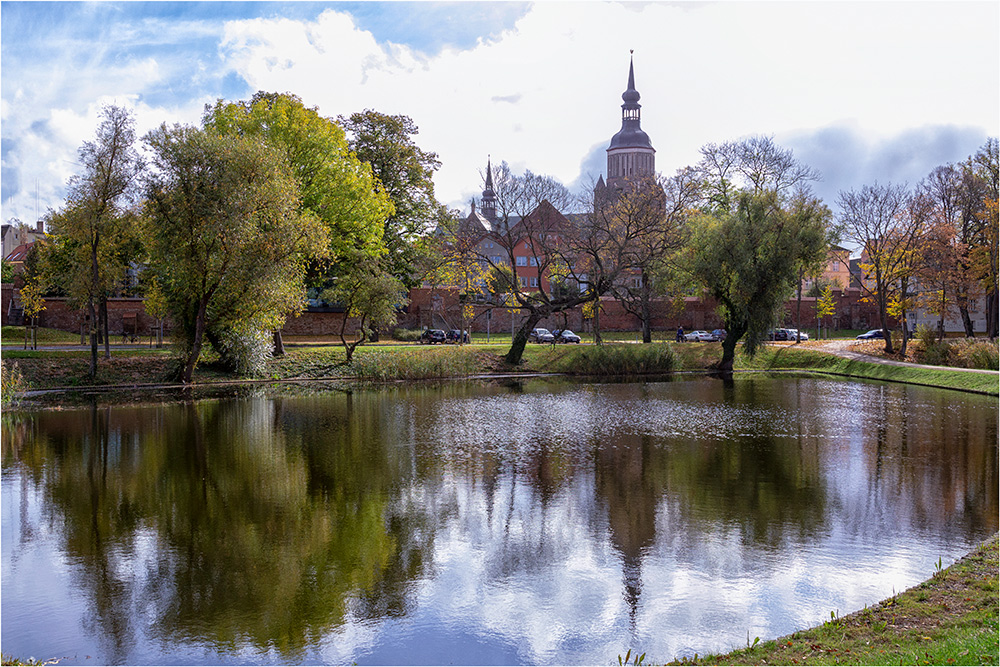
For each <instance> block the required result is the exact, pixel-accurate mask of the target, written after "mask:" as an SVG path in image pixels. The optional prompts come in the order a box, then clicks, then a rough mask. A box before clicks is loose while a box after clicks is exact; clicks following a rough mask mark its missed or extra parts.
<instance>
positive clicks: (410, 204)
mask: <svg viewBox="0 0 1000 667" xmlns="http://www.w3.org/2000/svg"><path fill="white" fill-rule="evenodd" d="M339 121H340V123H341V125H343V127H344V128H345V129H346V130H347V132H348V133H349V135H350V139H349V142H350V143H349V145H350V149H351V151H353V153H354V154H355V155H356V156H357V158H358V159H359V160H361V161H362V162H364V163H366V164H369V165H371V169H372V172H373V173H374V175H375V177H376V178H377V179H378V182H379V184H380V185H381V189H380V192H384V193H385V194H387V195H388V196H389V199H391V200H392V206H393V211H392V214H391V215H389V216H388V217H387V218H386V220H385V226H384V230H383V236H382V240H383V242H384V243H385V247H386V251H387V256H386V260H385V261H386V264H385V267H386V270H387V271H388V272H389V273H390V274H392V275H393V276H395V277H396V278H398V279H400V280H402V281H403V282H404V283H406V285H407V287H413V286H416V284H418V283H417V281H416V280H415V279H414V275H415V273H416V271H415V270H414V269H415V266H416V264H417V263H418V259H419V257H420V256H421V255H422V254H423V253H424V252H426V251H427V250H428V248H426V247H424V243H423V239H424V238H425V234H426V233H427V232H428V231H430V230H431V229H433V228H434V227H435V226H436V225H437V223H438V222H439V221H440V220H441V219H443V218H444V217H445V216H446V211H445V208H444V207H443V206H442V205H441V204H440V203H439V202H438V201H437V199H436V198H435V196H434V181H433V177H434V172H435V171H436V170H437V169H438V168H439V167H440V166H441V162H440V161H439V160H438V159H437V154H436V153H432V152H429V151H425V150H423V149H421V148H420V147H419V146H417V145H416V143H414V141H413V137H414V136H415V135H416V134H417V133H418V129H417V126H416V125H415V124H414V122H413V120H412V119H411V118H409V117H408V116H403V115H397V116H390V115H386V114H383V113H379V112H377V111H374V110H372V109H366V110H365V111H363V112H359V113H355V114H351V116H350V117H349V118H344V117H341V118H339Z"/></svg>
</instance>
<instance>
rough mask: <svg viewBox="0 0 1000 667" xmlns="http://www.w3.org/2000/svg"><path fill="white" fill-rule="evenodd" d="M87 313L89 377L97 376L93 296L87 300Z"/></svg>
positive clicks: (95, 319)
mask: <svg viewBox="0 0 1000 667" xmlns="http://www.w3.org/2000/svg"><path fill="white" fill-rule="evenodd" d="M87 314H88V315H90V379H91V380H93V379H94V378H95V377H96V376H97V309H96V308H95V307H94V298H93V297H90V298H89V299H88V300H87Z"/></svg>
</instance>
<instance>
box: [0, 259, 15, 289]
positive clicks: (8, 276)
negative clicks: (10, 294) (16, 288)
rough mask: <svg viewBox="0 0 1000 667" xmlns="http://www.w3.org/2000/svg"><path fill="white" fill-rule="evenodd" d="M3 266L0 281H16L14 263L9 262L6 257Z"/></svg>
mask: <svg viewBox="0 0 1000 667" xmlns="http://www.w3.org/2000/svg"><path fill="white" fill-rule="evenodd" d="M2 266H3V278H0V282H4V283H12V282H14V265H13V264H11V263H10V262H8V261H7V260H6V259H4V260H2Z"/></svg>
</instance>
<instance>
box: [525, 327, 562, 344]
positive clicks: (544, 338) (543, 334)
mask: <svg viewBox="0 0 1000 667" xmlns="http://www.w3.org/2000/svg"><path fill="white" fill-rule="evenodd" d="M555 339H556V337H555V336H553V335H552V334H551V333H549V330H548V329H532V330H531V333H530V334H528V340H531V341H534V342H536V343H552V342H554V341H555Z"/></svg>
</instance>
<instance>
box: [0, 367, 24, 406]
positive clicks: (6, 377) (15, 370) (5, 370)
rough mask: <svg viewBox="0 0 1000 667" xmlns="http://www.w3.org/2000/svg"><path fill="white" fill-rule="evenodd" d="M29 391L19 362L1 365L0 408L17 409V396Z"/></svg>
mask: <svg viewBox="0 0 1000 667" xmlns="http://www.w3.org/2000/svg"><path fill="white" fill-rule="evenodd" d="M27 389H28V384H27V383H26V382H25V381H24V376H23V375H21V368H20V367H19V366H18V365H17V362H14V363H12V364H9V365H8V364H2V365H0V407H3V408H4V409H5V410H6V409H8V408H14V407H17V404H18V400H19V399H18V397H17V394H19V393H20V392H22V391H26V390H27Z"/></svg>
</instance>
